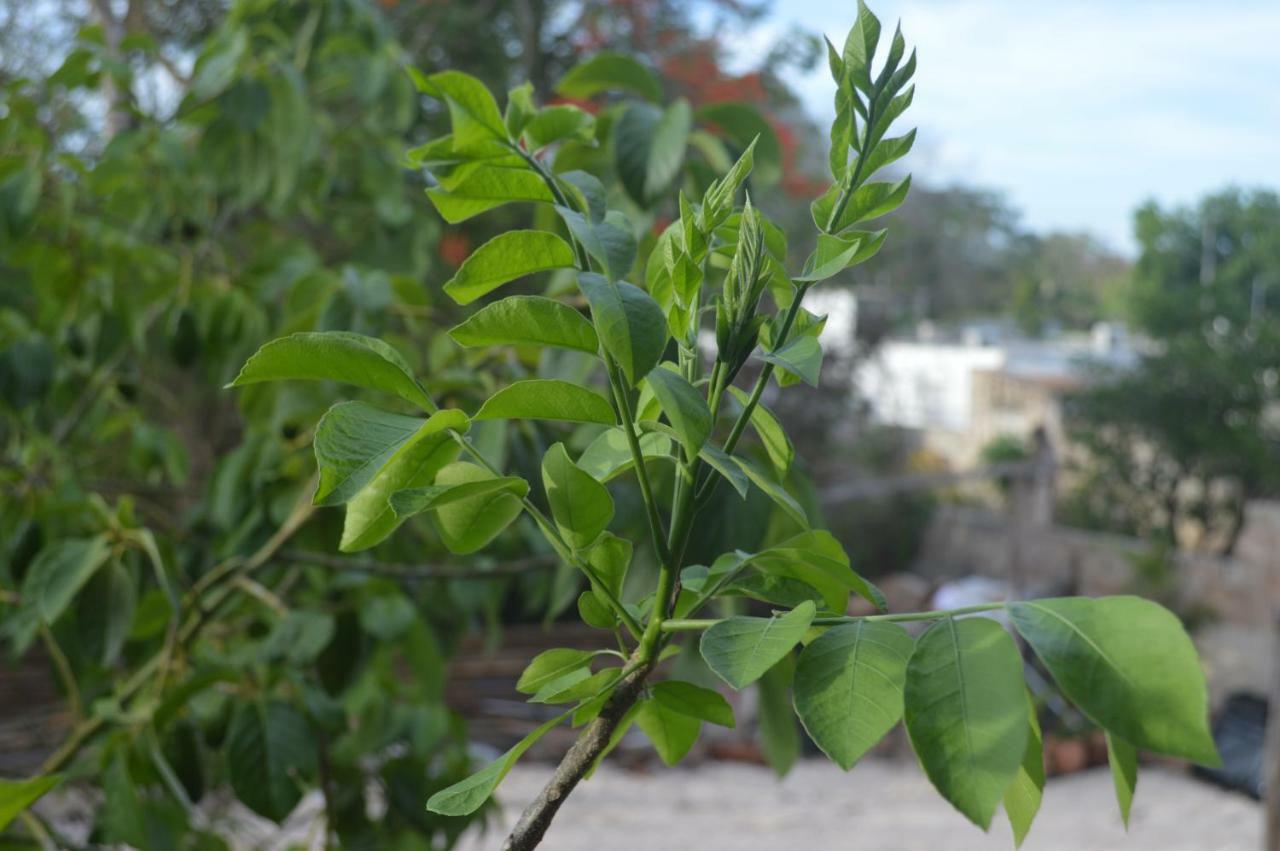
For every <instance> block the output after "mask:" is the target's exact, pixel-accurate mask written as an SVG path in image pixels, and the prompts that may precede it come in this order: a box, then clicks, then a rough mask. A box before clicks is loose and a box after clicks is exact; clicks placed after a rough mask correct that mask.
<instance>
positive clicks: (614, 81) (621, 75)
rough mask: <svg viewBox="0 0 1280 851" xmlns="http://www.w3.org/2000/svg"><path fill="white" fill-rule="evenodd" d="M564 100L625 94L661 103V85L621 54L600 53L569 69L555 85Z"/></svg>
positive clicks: (651, 75)
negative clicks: (616, 93) (615, 93)
mask: <svg viewBox="0 0 1280 851" xmlns="http://www.w3.org/2000/svg"><path fill="white" fill-rule="evenodd" d="M556 91H557V92H558V93H559V94H562V95H564V96H565V97H571V98H589V97H591V96H592V95H595V94H598V93H599V92H604V91H626V92H632V93H633V94H637V95H640V96H641V97H643V98H647V99H649V100H651V101H661V100H662V83H660V82H659V80H658V77H657V75H656V74H654V73H653V71H651V70H649V69H648V68H646V67H645V66H644V65H641V64H640V63H639V62H637V61H636V60H634V59H632V58H631V57H630V56H627V55H626V54H623V53H612V52H609V51H603V52H601V53H597V54H595V55H594V56H592V57H591V58H590V59H587V60H586V61H584V62H581V63H579V64H577V65H575V66H574V67H573V68H570V69H569V73H567V74H565V75H564V77H562V78H561V79H560V82H559V83H557V84H556Z"/></svg>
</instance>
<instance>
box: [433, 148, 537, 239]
mask: <svg viewBox="0 0 1280 851" xmlns="http://www.w3.org/2000/svg"><path fill="white" fill-rule="evenodd" d="M459 172H460V174H459V175H457V176H456V178H453V179H451V180H450V181H449V186H448V188H445V187H444V186H443V185H441V186H439V187H434V188H431V189H428V190H427V197H428V198H430V199H431V203H432V204H434V205H435V208H436V211H437V212H439V213H440V216H441V217H442V218H443V219H444V220H445V221H446V222H448V223H449V224H451V225H456V224H459V223H461V222H465V221H466V220H467V219H470V218H472V217H473V216H478V215H480V214H481V213H484V212H488V211H489V210H492V209H494V208H495V207H501V206H502V205H503V204H509V203H512V202H518V201H529V202H533V203H543V204H552V203H555V196H553V195H552V194H551V190H550V189H549V188H548V187H547V184H546V182H545V181H544V180H543V179H542V176H541V175H539V174H538V173H537V172H535V171H532V170H530V169H529V167H528V166H526V165H524V164H519V165H515V164H511V165H491V164H488V163H483V162H480V163H474V164H469V165H465V166H462V167H460V169H459Z"/></svg>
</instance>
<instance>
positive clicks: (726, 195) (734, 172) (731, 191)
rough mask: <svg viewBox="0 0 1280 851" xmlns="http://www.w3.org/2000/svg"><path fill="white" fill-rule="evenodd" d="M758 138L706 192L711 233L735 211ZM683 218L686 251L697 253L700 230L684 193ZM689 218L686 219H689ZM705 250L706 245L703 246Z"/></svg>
mask: <svg viewBox="0 0 1280 851" xmlns="http://www.w3.org/2000/svg"><path fill="white" fill-rule="evenodd" d="M757 141H758V140H757V139H753V140H752V141H751V144H749V145H747V147H746V150H744V151H743V152H742V155H741V156H740V157H738V160H737V162H735V163H734V164H733V165H732V166H731V167H730V168H729V170H728V171H726V172H725V174H724V177H722V178H720V179H719V180H716V181H715V182H714V183H712V184H711V186H709V187H708V188H707V191H706V193H704V194H703V196H702V216H703V218H704V220H705V222H706V226H707V228H708V229H709V230H714V229H715V228H718V227H719V226H720V225H722V224H724V221H725V219H727V218H728V217H729V214H730V213H732V212H733V201H734V198H735V197H736V196H737V194H738V189H740V188H741V187H742V184H743V183H744V182H745V181H746V179H747V177H748V176H749V175H750V174H751V172H752V169H754V168H755V149H756V142H757ZM680 203H681V207H680V218H681V219H682V220H683V222H684V224H685V230H684V234H685V245H684V248H685V250H686V251H690V252H694V251H696V250H697V249H698V248H699V245H698V244H697V241H698V240H700V239H701V237H702V234H701V232H700V230H699V229H698V228H697V227H695V226H694V225H695V222H694V218H695V217H694V214H693V210H692V209H691V208H689V209H687V210H686V208H687V207H688V204H687V202H686V201H685V199H684V194H683V193H681V195H680ZM686 216H687V218H686ZM701 248H703V249H704V250H705V245H703V246H701Z"/></svg>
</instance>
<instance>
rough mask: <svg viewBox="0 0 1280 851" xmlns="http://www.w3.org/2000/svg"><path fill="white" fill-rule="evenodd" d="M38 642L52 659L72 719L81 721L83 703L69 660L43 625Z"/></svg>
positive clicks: (50, 631)
mask: <svg viewBox="0 0 1280 851" xmlns="http://www.w3.org/2000/svg"><path fill="white" fill-rule="evenodd" d="M40 641H41V642H42V643H43V644H44V649H45V651H46V652H47V653H48V654H49V658H51V659H53V666H54V668H55V669H57V671H58V679H60V680H61V681H62V687H63V689H64V690H65V691H66V692H67V702H68V703H69V704H71V717H72V719H74V720H76V721H79V720H81V719H82V718H84V703H83V702H82V701H81V699H80V687H79V686H78V685H76V675H75V672H74V671H72V670H71V660H70V659H68V658H67V654H66V653H63V652H62V648H61V647H60V646H59V645H58V640H57V639H56V638H54V637H53V631H52V630H51V629H49V627H47V626H45V625H44V624H41V625H40Z"/></svg>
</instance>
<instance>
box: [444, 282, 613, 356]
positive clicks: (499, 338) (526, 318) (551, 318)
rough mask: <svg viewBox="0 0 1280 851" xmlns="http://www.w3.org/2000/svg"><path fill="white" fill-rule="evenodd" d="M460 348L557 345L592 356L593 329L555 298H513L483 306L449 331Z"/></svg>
mask: <svg viewBox="0 0 1280 851" xmlns="http://www.w3.org/2000/svg"><path fill="white" fill-rule="evenodd" d="M449 336H450V337H453V339H454V341H455V342H457V343H458V344H459V345H462V346H511V345H524V346H559V347H561V348H565V349H576V350H578V351H581V352H588V353H590V354H595V353H596V352H597V351H598V350H599V348H600V340H599V339H598V338H597V337H596V329H595V328H593V327H591V322H590V321H589V320H588V319H587V318H586V317H585V316H583V315H582V314H581V313H579V312H578V311H576V310H574V309H573V308H572V307H570V306H569V305H567V304H564V303H563V302H559V301H556V300H555V299H550V298H543V297H542V296H533V295H514V296H509V297H507V298H504V299H502V300H501V301H495V302H494V303H493V304H487V305H485V306H484V307H482V308H480V310H478V311H476V312H475V313H473V314H471V316H469V317H467V320H466V321H465V322H463V323H462V324H460V325H457V326H454V328H452V329H451V330H450V331H449Z"/></svg>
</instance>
